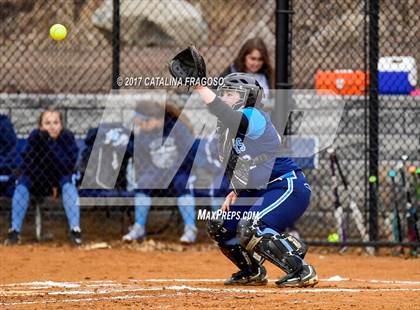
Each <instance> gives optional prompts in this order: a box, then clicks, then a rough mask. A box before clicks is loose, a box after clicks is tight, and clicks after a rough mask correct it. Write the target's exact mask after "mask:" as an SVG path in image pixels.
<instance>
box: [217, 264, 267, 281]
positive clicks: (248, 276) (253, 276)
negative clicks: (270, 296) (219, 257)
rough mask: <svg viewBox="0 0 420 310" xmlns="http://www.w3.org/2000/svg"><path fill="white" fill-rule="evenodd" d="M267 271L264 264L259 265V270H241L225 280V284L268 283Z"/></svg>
mask: <svg viewBox="0 0 420 310" xmlns="http://www.w3.org/2000/svg"><path fill="white" fill-rule="evenodd" d="M267 282H268V280H267V271H266V270H265V268H264V267H263V266H259V267H258V271H257V272H251V271H248V270H240V271H238V272H236V273H234V274H232V276H231V277H230V278H229V279H227V280H226V281H225V283H224V284H225V285H253V286H259V285H266V284H267Z"/></svg>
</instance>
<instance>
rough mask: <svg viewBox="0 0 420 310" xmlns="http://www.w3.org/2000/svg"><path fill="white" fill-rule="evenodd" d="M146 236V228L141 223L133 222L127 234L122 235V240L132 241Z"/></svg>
mask: <svg viewBox="0 0 420 310" xmlns="http://www.w3.org/2000/svg"><path fill="white" fill-rule="evenodd" d="M144 238H146V229H145V228H144V226H143V225H140V224H137V223H135V224H134V225H133V226H131V228H130V231H129V232H128V234H126V235H124V236H123V237H122V240H123V241H125V242H132V241H134V240H143V239H144Z"/></svg>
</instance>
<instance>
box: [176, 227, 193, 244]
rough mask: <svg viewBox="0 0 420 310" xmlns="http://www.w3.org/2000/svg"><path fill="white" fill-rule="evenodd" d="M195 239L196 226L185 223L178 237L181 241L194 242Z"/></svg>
mask: <svg viewBox="0 0 420 310" xmlns="http://www.w3.org/2000/svg"><path fill="white" fill-rule="evenodd" d="M196 239H197V227H195V225H185V227H184V234H183V235H182V237H181V238H180V239H179V241H181V242H182V243H189V244H191V243H195V241H196Z"/></svg>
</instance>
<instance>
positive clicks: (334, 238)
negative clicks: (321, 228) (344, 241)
mask: <svg viewBox="0 0 420 310" xmlns="http://www.w3.org/2000/svg"><path fill="white" fill-rule="evenodd" d="M339 241H340V236H339V234H337V233H331V234H329V235H328V242H339Z"/></svg>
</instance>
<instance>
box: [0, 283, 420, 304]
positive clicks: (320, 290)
mask: <svg viewBox="0 0 420 310" xmlns="http://www.w3.org/2000/svg"><path fill="white" fill-rule="evenodd" d="M163 290H165V291H167V290H174V291H178V292H176V293H173V294H155V295H122V296H106V297H89V298H77V299H49V300H40V301H21V302H0V305H2V306H13V305H29V304H48V303H77V302H92V301H105V300H126V299H134V298H137V299H139V298H160V297H175V296H185V295H191V294H192V292H211V293H248V294H249V293H276V294H285V295H286V294H299V293H366V292H407V291H408V292H417V291H418V292H420V288H376V289H364V288H308V289H277V290H270V289H240V288H208V287H193V286H187V285H173V286H163V287H153V288H134V289H126V290H115V291H112V290H110V291H109V292H105V291H103V292H96V293H97V294H99V293H102V294H110V293H116V292H137V291H163ZM179 291H189V293H186V292H179ZM70 292H71V291H70ZM63 293H64V294H65V293H69V291H63Z"/></svg>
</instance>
